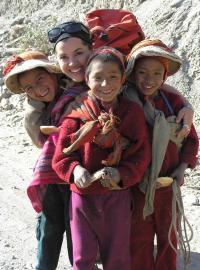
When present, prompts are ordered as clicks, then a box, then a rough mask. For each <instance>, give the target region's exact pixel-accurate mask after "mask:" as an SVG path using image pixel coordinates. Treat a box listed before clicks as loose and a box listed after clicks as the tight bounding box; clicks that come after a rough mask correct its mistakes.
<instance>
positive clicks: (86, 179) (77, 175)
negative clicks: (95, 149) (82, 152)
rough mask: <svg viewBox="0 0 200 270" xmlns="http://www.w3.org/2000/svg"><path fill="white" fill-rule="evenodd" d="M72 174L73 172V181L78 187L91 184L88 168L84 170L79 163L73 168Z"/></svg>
mask: <svg viewBox="0 0 200 270" xmlns="http://www.w3.org/2000/svg"><path fill="white" fill-rule="evenodd" d="M73 174H74V183H75V184H76V186H77V187H78V188H86V187H89V185H90V184H91V175H90V173H89V172H88V170H86V169H85V168H83V167H82V166H80V165H77V166H76V167H75V168H74V172H73Z"/></svg>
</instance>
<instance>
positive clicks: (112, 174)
mask: <svg viewBox="0 0 200 270" xmlns="http://www.w3.org/2000/svg"><path fill="white" fill-rule="evenodd" d="M101 177H102V179H101V180H100V181H101V184H102V186H104V187H106V188H113V187H114V186H115V185H117V184H118V183H119V182H120V174H119V171H118V169H116V168H113V167H105V168H103V170H102V176H101Z"/></svg>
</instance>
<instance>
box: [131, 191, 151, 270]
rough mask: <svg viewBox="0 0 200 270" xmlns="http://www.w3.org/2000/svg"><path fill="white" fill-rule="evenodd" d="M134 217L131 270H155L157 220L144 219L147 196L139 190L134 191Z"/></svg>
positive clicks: (132, 224) (149, 217)
mask: <svg viewBox="0 0 200 270" xmlns="http://www.w3.org/2000/svg"><path fill="white" fill-rule="evenodd" d="M133 200H134V208H133V216H132V223H131V238H130V239H131V270H147V269H148V270H154V269H155V268H154V267H155V261H154V256H153V255H154V236H155V218H154V215H150V216H148V217H146V219H145V220H144V218H143V208H144V202H145V196H144V194H143V193H141V192H140V190H139V189H138V188H134V189H133Z"/></svg>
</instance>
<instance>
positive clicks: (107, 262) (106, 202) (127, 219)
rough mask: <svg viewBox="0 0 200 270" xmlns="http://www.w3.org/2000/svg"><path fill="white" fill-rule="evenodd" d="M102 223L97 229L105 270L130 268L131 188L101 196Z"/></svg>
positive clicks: (125, 269)
mask: <svg viewBox="0 0 200 270" xmlns="http://www.w3.org/2000/svg"><path fill="white" fill-rule="evenodd" d="M101 197H102V198H101V199H102V202H101V205H100V207H101V209H100V210H102V217H101V225H100V227H99V230H98V231H97V234H98V239H99V249H100V256H101V260H102V264H103V269H104V270H113V269H115V270H122V269H123V270H130V266H131V264H130V225H131V214H132V209H131V208H132V198H131V193H130V190H123V191H111V192H110V193H109V194H106V195H103V196H101Z"/></svg>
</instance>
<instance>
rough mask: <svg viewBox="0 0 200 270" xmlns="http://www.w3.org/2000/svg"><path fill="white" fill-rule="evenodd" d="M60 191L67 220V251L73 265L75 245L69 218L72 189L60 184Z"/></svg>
mask: <svg viewBox="0 0 200 270" xmlns="http://www.w3.org/2000/svg"><path fill="white" fill-rule="evenodd" d="M58 189H59V192H60V194H61V197H62V201H63V205H64V213H63V215H64V217H65V219H64V221H65V232H66V238H67V251H68V257H69V261H70V264H71V265H73V246H72V236H71V228H70V219H69V203H70V196H71V191H70V187H69V185H59V186H58Z"/></svg>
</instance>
